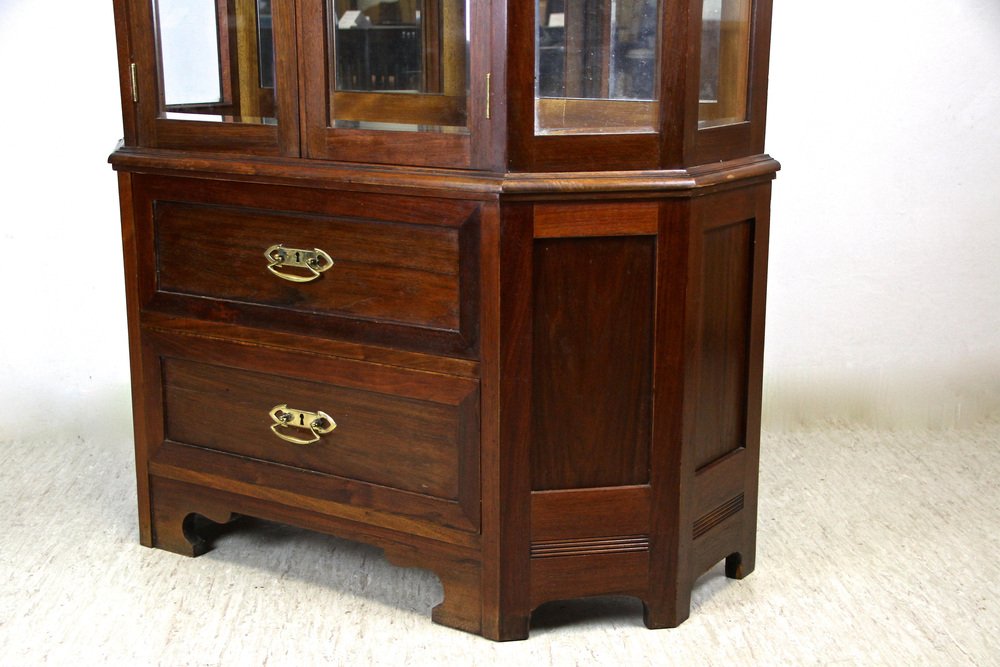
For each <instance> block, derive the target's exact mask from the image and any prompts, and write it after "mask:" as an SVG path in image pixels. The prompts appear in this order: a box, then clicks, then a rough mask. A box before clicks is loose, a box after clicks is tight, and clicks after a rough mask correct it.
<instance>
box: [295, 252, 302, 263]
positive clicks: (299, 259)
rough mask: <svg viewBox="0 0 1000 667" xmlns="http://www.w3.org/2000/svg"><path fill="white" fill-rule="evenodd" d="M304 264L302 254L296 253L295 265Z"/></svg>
mask: <svg viewBox="0 0 1000 667" xmlns="http://www.w3.org/2000/svg"><path fill="white" fill-rule="evenodd" d="M301 262H302V257H301V253H295V263H296V264H299V263H301Z"/></svg>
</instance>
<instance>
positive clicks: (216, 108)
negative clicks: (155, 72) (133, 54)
mask: <svg viewBox="0 0 1000 667" xmlns="http://www.w3.org/2000/svg"><path fill="white" fill-rule="evenodd" d="M153 9H154V11H155V13H156V25H157V36H158V49H159V58H160V76H161V81H162V84H163V108H162V114H163V117H165V118H171V119H182V120H202V121H219V122H235V123H275V122H276V120H275V108H274V107H275V101H274V37H273V33H272V29H271V0H154V4H153Z"/></svg>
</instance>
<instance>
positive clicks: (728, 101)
mask: <svg viewBox="0 0 1000 667" xmlns="http://www.w3.org/2000/svg"><path fill="white" fill-rule="evenodd" d="M750 5H751V0H704V5H703V8H702V29H701V88H700V100H701V103H700V104H699V113H698V127H702V128H704V127H715V126H718V125H731V124H733V123H739V122H742V121H745V120H746V119H747V85H748V75H749V63H750Z"/></svg>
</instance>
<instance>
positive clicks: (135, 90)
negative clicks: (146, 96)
mask: <svg viewBox="0 0 1000 667" xmlns="http://www.w3.org/2000/svg"><path fill="white" fill-rule="evenodd" d="M129 74H130V75H131V77H130V78H131V80H132V101H133V102H138V101H139V73H138V70H137V68H136V66H135V63H132V64H131V65H129Z"/></svg>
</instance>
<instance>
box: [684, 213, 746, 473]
mask: <svg viewBox="0 0 1000 667" xmlns="http://www.w3.org/2000/svg"><path fill="white" fill-rule="evenodd" d="M752 285H753V221H752V220H747V221H744V222H740V223H736V224H732V225H726V226H721V227H715V228H712V229H709V230H707V231H706V232H705V235H704V238H703V243H702V298H701V316H700V322H699V328H700V331H699V336H700V350H701V357H700V360H699V368H700V371H699V382H698V412H697V426H696V431H695V433H696V443H695V464H696V466H697V467H699V468H700V467H701V466H704V465H707V464H709V463H711V462H712V461H715V460H716V459H718V458H720V457H722V456H724V455H726V454H727V453H729V452H731V451H733V450H735V449H738V448H740V447H743V446H744V442H745V436H746V391H747V372H748V366H747V364H748V359H749V337H750V298H751V288H752Z"/></svg>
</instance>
